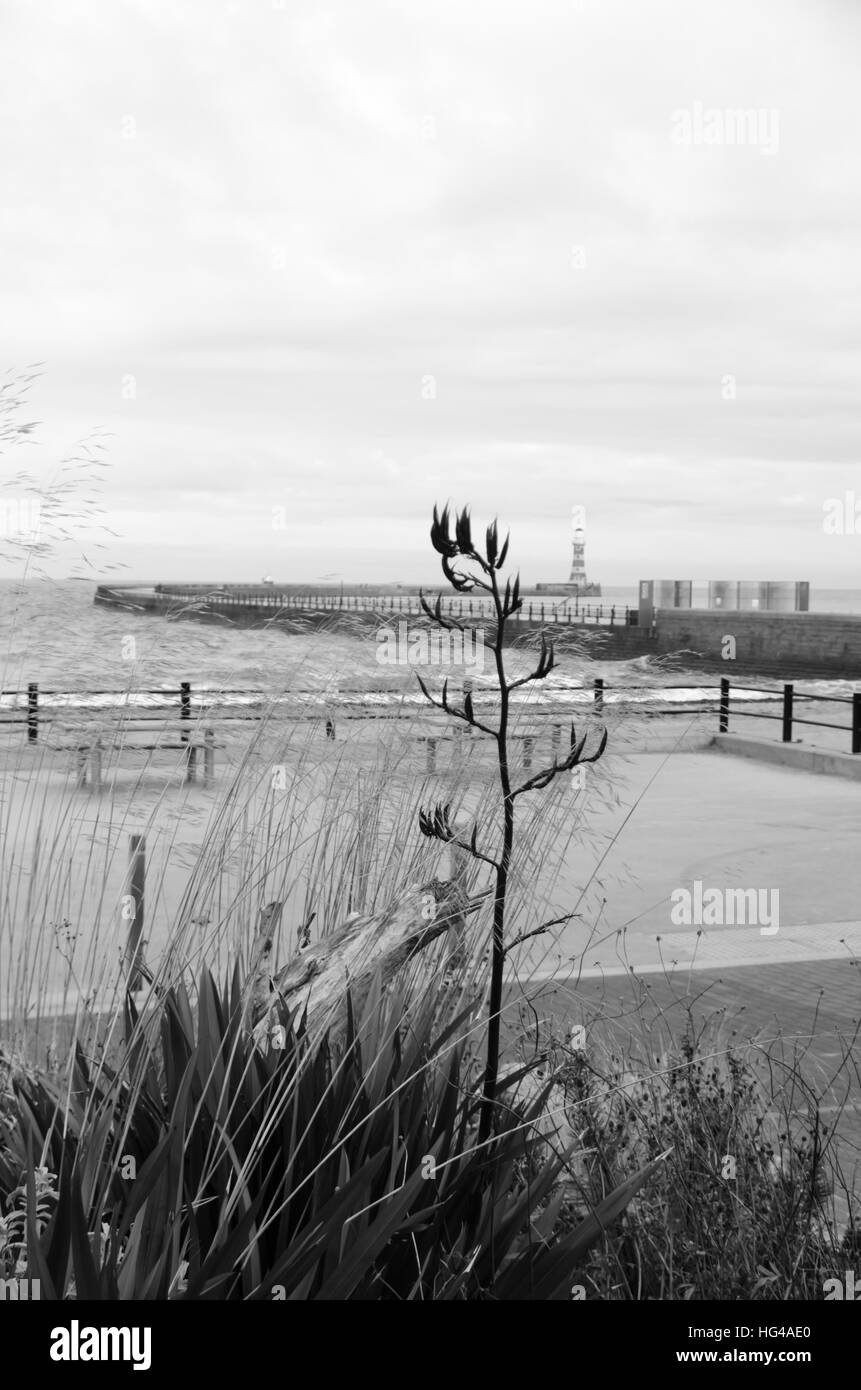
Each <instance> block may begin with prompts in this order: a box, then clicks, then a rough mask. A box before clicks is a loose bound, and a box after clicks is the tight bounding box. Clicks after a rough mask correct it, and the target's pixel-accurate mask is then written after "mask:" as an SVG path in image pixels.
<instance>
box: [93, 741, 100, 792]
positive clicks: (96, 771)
mask: <svg viewBox="0 0 861 1390" xmlns="http://www.w3.org/2000/svg"><path fill="white" fill-rule="evenodd" d="M101 789H102V741H101V739H98V738H97V739H96V741H95V743H94V744H93V746H92V748H91V749H90V790H91V791H94V792H100V791H101Z"/></svg>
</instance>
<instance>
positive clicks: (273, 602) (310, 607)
mask: <svg viewBox="0 0 861 1390" xmlns="http://www.w3.org/2000/svg"><path fill="white" fill-rule="evenodd" d="M135 593H138V594H139V595H141V596H142V597H145V598H148V599H150V600H152V599H154V600H155V602H156V604H158V605H164V606H165V607H167V606H168V605H170V604H182V605H185V606H188V605H198V604H200V605H205V607H206V609H207V610H209V611H212V612H218V611H219V610H220V609H227V610H230V609H241V608H259V609H263V610H264V611H266V612H272V613H273V614H275V613H277V612H293V613H374V614H380V615H383V614H392V615H396V614H397V615H400V616H403V617H421V616H423V610H422V607H421V604H420V602H419V598H418V595H417V594H415V595H414V594H380V595H376V596H374V595H365V594H310V593H309V594H288V593H283V592H282V591H280V590H277V589H257V588H254V587H253V586H249V587H247V588H243V587H242V586H241V585H235V586H232V587H230V588H228V587H225V588H224V589H221V588H219V587H212V588H206V587H204V586H202V585H196V584H189V585H187V586H186V585H179V584H176V585H166V584H156V585H154V586H147V587H143V586H135V585H132V584H130V585H100V586H99V589H98V590H97V595H98V596H99V598H100V600H101V601H104V600H105V598H108V597H109V596H111V595H113V594H116V595H117V596H118V599H120V600H121V599H122V598H123V597H124V596H127V597H129V598H132V597H133V596H134V594H135ZM426 598H427V600H428V602H429V603H430V604H431V606H433V604H434V603H435V601H436V595H435V594H428V595H426ZM442 613H443V615H444V616H446V617H453V618H488V619H491V620H492V619H493V617H494V613H493V608H492V604H491V602H490V600H487V599H483V598H481V597H478V596H473V597H472V598H466V597H464V598H444V599H443V600H442ZM638 619H639V610H638V609H636V608H631V607H629V606H628V605H627V604H615V603H613V604H604V603H580V602H579V600H578V599H577V598H569V599H565V598H562V599H560V600H559V601H558V602H556V603H551V602H548V601H545V600H544V599H540V600H539V599H536V598H530V597H524V599H523V607H522V608H521V609H520V610H519V611H518V612H517V613H516V614H515V615H514V621H515V622H530V623H532V622H534V623H544V624H547V625H564V626H584V625H588V624H596V625H605V626H608V627H617V626H625V627H632V626H636V625H637V622H638Z"/></svg>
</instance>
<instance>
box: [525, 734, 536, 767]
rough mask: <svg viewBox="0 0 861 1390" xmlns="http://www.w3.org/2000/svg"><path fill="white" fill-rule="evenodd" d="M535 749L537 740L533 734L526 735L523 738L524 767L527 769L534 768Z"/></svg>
mask: <svg viewBox="0 0 861 1390" xmlns="http://www.w3.org/2000/svg"><path fill="white" fill-rule="evenodd" d="M534 747H535V739H534V738H533V737H532V735H531V734H525V735H524V737H523V766H524V767H525V768H530V767H531V766H532V750H533V748H534Z"/></svg>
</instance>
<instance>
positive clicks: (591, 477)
mask: <svg viewBox="0 0 861 1390" xmlns="http://www.w3.org/2000/svg"><path fill="white" fill-rule="evenodd" d="M859 39H861V11H859V7H858V5H857V4H856V3H855V0H816V2H815V3H811V2H810V0H806V3H804V4H798V3H793V2H792V0H774V3H769V2H767V0H758V3H756V4H755V5H752V4H750V3H749V0H744V3H736V2H735V0H729V2H728V3H727V0H722V3H721V4H719V5H718V4H714V3H712V0H708V3H703V0H675V3H665V0H558V3H544V0H528V2H527V0H521V3H518V4H513V3H507V0H434V3H432V4H429V3H426V2H425V0H423V2H422V3H417V0H392V3H388V4H387V3H384V0H361V3H357V0H343V2H342V3H337V4H334V5H327V4H325V3H321V4H313V5H312V4H305V3H302V0H234V2H233V3H231V2H230V0H184V3H183V2H178V3H172V0H119V2H118V0H87V3H75V0H61V2H58V3H54V2H53V0H26V3H25V0H2V4H0V51H2V95H0V106H2V113H3V119H2V123H0V142H2V153H0V189H2V194H0V198H2V256H0V306H2V312H0V342H2V348H3V362H2V364H0V365H2V366H3V367H6V366H8V367H11V368H19V367H25V366H26V365H27V364H29V363H32V362H41V363H44V368H43V374H42V376H41V378H40V379H39V381H38V382H37V383H36V385H35V386H34V388H33V401H32V408H31V410H30V411H29V415H30V416H35V417H36V418H38V419H39V420H41V421H43V422H44V423H43V427H42V430H41V434H40V439H41V443H39V444H38V445H37V446H36V447H35V448H34V447H31V448H30V449H29V450H28V452H27V458H26V462H27V463H28V464H29V465H30V466H31V467H32V466H38V467H41V468H43V469H44V470H47V471H48V472H50V469H51V467H53V466H54V465H55V464H56V460H57V459H58V458H59V457H60V455H61V452H62V450H63V449H70V448H72V447H73V446H74V443H75V441H77V440H78V439H80V438H82V437H83V436H85V435H86V434H87V433H88V432H89V431H90V430H92V429H94V428H98V429H100V430H102V431H106V432H109V434H110V448H109V452H108V457H109V460H110V467H109V469H108V470H107V472H106V475H105V485H104V492H103V503H104V507H105V519H106V521H107V523H108V524H109V525H110V527H111V528H112V530H113V531H114V532H116V533H117V535H116V537H115V538H108V539H107V548H106V549H104V550H98V551H97V550H95V549H94V548H91V549H90V551H89V553H90V555H91V558H92V560H93V563H94V564H95V565H96V568H97V569H100V568H106V567H107V566H108V565H112V564H120V565H125V566H126V567H127V571H126V572H127V575H128V577H129V578H141V577H142V578H169V577H176V578H188V579H192V578H198V579H204V580H213V579H222V578H223V579H242V578H248V579H254V580H256V579H258V578H259V577H260V575H261V574H263V573H269V574H272V575H275V576H276V577H277V578H280V579H285V580H292V579H300V580H313V579H314V578H317V577H320V576H322V575H324V574H331V575H340V576H342V577H344V578H345V579H364V580H383V579H421V578H422V577H426V576H431V575H435V574H436V572H437V571H436V565H435V563H434V557H433V556H432V554H431V553H429V547H428V542H427V522H428V516H429V512H430V509H431V507H432V505H433V503H434V501H435V500H445V499H447V498H450V499H452V501H454V502H455V503H471V504H472V506H473V508H474V511H475V513H476V514H477V515H478V516H479V517H481V518H486V517H487V516H488V515H491V514H493V513H494V512H498V513H499V515H500V517H501V519H502V520H503V521H504V522H505V523H507V524H509V525H510V526H511V528H512V532H513V542H512V547H513V552H512V553H513V556H514V558H515V559H516V560H517V561H519V563H520V565H521V568H522V571H523V574H524V578H525V579H526V580H530V581H531V580H535V579H549V578H555V577H564V576H565V575H566V574H567V567H568V562H569V540H570V513H571V508H572V506H574V505H583V506H585V508H586V516H587V559H588V562H589V569H590V572H592V573H593V574H594V577H596V578H598V579H601V580H603V582H604V583H605V584H624V583H629V582H632V581H636V580H637V579H638V578H641V577H646V576H668V577H682V578H685V577H691V578H708V577H735V576H739V577H750V578H806V579H810V580H811V581H813V583H814V585H816V584H819V585H822V586H831V585H846V586H856V587H861V579H859V575H861V517H860V518H859V523H858V528H857V531H858V533H857V534H855V533H854V528H853V527H852V526H851V525H847V527H846V528H845V529H846V531H847V534H844V535H833V534H827V533H826V532H825V530H824V528H823V506H824V503H825V502H826V501H827V500H828V499H832V498H844V497H845V494H846V493H847V492H850V493H852V492H854V493H855V494H857V497H858V499H859V503H861V472H859V467H858V461H859V456H861V429H859V415H858V409H857V407H858V391H859V380H861V351H860V350H859V331H858V324H859V318H861V315H859V309H861V304H859V284H861V270H859V256H858V247H859V244H861V237H859V232H861V225H859V224H861V187H859V182H858V178H857V167H858V155H857V140H858V131H859V119H858V117H859V109H858V108H859V104H861V103H859V97H858V95H857V94H858V91H859V87H858V82H857V63H858V44H859ZM737 113H740V114H743V116H744V119H743V120H742V119H740V115H739V114H737ZM11 461H12V460H11V458H10V456H7V460H6V462H7V463H9V462H11ZM282 519H283V522H284V524H283V526H281V525H279V524H278V523H279V522H280V521H281V520H282ZM57 563H58V564H60V568H61V570H62V564H63V563H66V562H65V560H63V561H62V562H61V561H60V559H58V561H57ZM66 568H68V564H66Z"/></svg>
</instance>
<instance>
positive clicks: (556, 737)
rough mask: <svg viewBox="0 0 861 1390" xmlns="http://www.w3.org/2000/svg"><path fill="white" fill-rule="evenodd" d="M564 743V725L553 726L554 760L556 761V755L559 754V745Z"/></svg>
mask: <svg viewBox="0 0 861 1390" xmlns="http://www.w3.org/2000/svg"><path fill="white" fill-rule="evenodd" d="M561 741H562V725H561V724H554V725H553V760H554V762H555V761H556V754H557V753H558V752H559V744H560V743H561Z"/></svg>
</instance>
